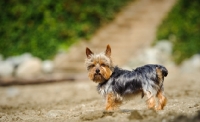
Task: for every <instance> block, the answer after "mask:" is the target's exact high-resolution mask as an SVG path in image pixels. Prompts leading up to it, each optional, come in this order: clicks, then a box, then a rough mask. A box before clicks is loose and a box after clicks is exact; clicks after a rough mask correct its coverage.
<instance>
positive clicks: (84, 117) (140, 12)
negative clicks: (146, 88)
mask: <svg viewBox="0 0 200 122" xmlns="http://www.w3.org/2000/svg"><path fill="white" fill-rule="evenodd" d="M173 4H174V0H137V1H135V2H133V3H130V4H129V6H127V7H126V8H125V9H124V10H123V11H122V12H121V13H120V14H119V15H118V16H117V18H116V20H114V22H113V23H111V24H109V25H107V26H105V27H103V28H101V29H100V30H99V31H98V32H97V33H96V35H95V36H94V37H93V38H92V39H91V41H90V42H83V43H79V44H77V45H75V46H73V47H72V48H71V49H70V50H69V53H68V54H67V55H66V58H64V59H63V60H62V61H65V62H68V63H66V65H65V67H64V68H65V69H68V70H69V69H71V70H73V71H76V72H77V71H78V72H85V68H84V59H85V47H86V46H88V47H91V49H93V50H96V51H102V50H104V48H105V45H106V44H108V43H109V44H110V45H111V46H112V49H113V51H112V52H113V55H112V56H113V60H114V62H115V64H118V65H119V66H122V65H125V64H126V62H127V61H128V60H129V57H133V56H134V55H135V52H136V51H137V50H138V49H141V48H145V47H148V46H149V45H150V43H151V42H152V41H153V39H154V37H155V31H156V27H157V26H158V24H159V23H160V22H161V20H162V18H163V17H164V14H165V13H166V12H167V11H169V9H170V8H171V6H172V5H173ZM68 57H70V59H69V58H68ZM60 63H62V62H60ZM62 64H63V63H62ZM69 64H70V65H69ZM167 68H168V70H169V75H168V77H167V78H166V79H165V93H166V96H167V98H168V104H167V106H166V107H165V109H164V110H163V111H159V112H155V111H152V110H148V109H147V107H146V104H145V100H146V98H143V99H141V98H140V96H136V97H135V98H133V99H131V100H127V101H125V102H124V103H123V105H122V106H121V108H120V111H115V112H105V111H104V102H103V99H102V98H101V96H100V95H99V94H98V93H97V91H96V84H95V83H93V82H91V81H89V80H88V79H87V78H85V77H86V75H85V76H84V78H82V79H85V80H79V81H76V82H60V83H52V84H40V85H26V86H9V87H0V122H7V121H8V122H10V121H19V122H21V121H28V122H37V121H50V122H51V121H52V122H55V121H58V122H59V121H62V122H63V121H66V122H70V121H72V122H74V121H77V122H81V121H92V122H102V121H103V122H106V121H107V122H112V121H113V122H116V121H121V122H129V121H143V122H147V121H153V122H161V121H162V122H166V121H171V120H173V119H174V118H176V117H177V116H178V115H180V114H183V115H187V116H194V115H195V114H196V112H197V111H198V110H200V89H199V86H200V82H199V79H200V75H199V72H196V73H192V74H189V73H183V72H181V71H180V70H179V68H178V67H175V66H174V65H167ZM71 70H70V71H71Z"/></svg>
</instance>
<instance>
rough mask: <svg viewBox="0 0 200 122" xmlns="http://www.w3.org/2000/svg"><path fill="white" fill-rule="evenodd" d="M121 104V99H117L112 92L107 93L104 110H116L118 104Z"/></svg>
mask: <svg viewBox="0 0 200 122" xmlns="http://www.w3.org/2000/svg"><path fill="white" fill-rule="evenodd" d="M121 104H122V101H121V100H119V99H117V96H115V94H113V93H109V94H107V96H106V110H107V111H113V110H117V109H118V108H119V106H120V105H121Z"/></svg>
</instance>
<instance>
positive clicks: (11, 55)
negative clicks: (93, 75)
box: [0, 0, 200, 121]
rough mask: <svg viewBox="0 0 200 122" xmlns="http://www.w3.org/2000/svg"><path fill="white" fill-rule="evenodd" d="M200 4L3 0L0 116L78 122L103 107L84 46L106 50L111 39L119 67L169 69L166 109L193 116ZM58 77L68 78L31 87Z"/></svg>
mask: <svg viewBox="0 0 200 122" xmlns="http://www.w3.org/2000/svg"><path fill="white" fill-rule="evenodd" d="M199 7H200V1H198V0H96V1H94V0H59V1H52V0H42V1H35V0H18V1H17V0H1V1H0V85H1V86H0V89H1V90H0V96H1V98H2V99H1V100H0V111H2V112H0V120H2V121H15V120H18V121H21V120H28V121H32V120H34V119H35V118H37V119H36V120H44V121H47V120H49V119H50V118H54V119H55V120H56V118H59V119H60V118H64V120H71V119H72V120H77V118H78V117H80V116H79V114H80V111H82V112H85V111H87V110H88V109H86V108H89V109H90V110H96V109H97V108H98V107H101V102H100V103H99V101H100V100H101V98H100V96H99V95H98V94H97V93H96V91H95V84H92V83H91V81H89V79H88V78H87V71H86V67H85V64H84V60H85V58H86V55H85V48H86V47H89V48H90V49H91V50H92V51H93V52H96V53H99V52H103V51H105V49H106V45H107V44H110V46H111V49H112V55H111V56H112V59H113V62H114V64H115V65H118V66H119V67H122V68H125V69H134V68H136V67H138V66H142V65H145V64H152V63H153V64H155V63H157V64H162V65H164V66H166V67H167V68H168V70H169V76H168V79H167V78H166V79H167V82H166V89H167V90H171V93H172V92H173V95H172V94H171V93H170V92H167V93H166V94H167V95H168V96H169V98H173V100H172V101H171V103H170V102H169V107H167V110H166V111H164V114H165V115H166V116H168V118H169V119H170V117H171V115H179V114H185V113H186V114H187V115H190V114H192V115H194V114H193V113H195V112H196V111H197V110H200V107H199V106H200V105H199V102H200V100H199V94H200V91H199V90H198V87H197V86H199V84H200V82H199V80H198V77H199V76H200V75H199V74H200V12H199ZM57 81H64V82H61V83H57V84H41V85H31V84H39V83H53V82H57ZM174 81H177V82H176V83H175V84H173V83H174ZM180 84H181V85H180ZM21 85H22V86H21ZM23 85H26V86H23ZM3 86H6V87H3ZM180 86H181V87H180ZM188 87H190V88H188ZM172 89H173V90H174V91H173V90H172ZM91 91H93V92H95V93H93V92H91ZM180 91H181V92H180ZM33 93H34V94H33ZM184 95H185V96H184ZM58 96H59V97H58ZM189 96H191V98H189ZM177 97H180V98H177ZM177 99H178V100H177ZM180 99H181V100H182V101H184V100H186V99H188V101H185V102H181V103H180V102H179V100H180ZM177 101H178V102H177ZM189 101H193V102H189ZM188 102H189V103H188ZM138 103H141V101H140V102H138ZM128 106H129V107H130V106H134V104H131V103H130V104H128ZM141 106H143V105H141ZM141 106H140V104H139V105H138V106H136V108H133V109H142V108H143V107H141ZM173 106H178V108H175V107H173ZM185 106H186V107H185ZM188 108H191V109H190V110H188ZM61 109H62V110H61ZM78 110H80V111H79V112H78ZM15 112H18V113H19V114H17V115H13V113H15ZM170 112H171V113H170ZM173 112H174V113H173ZM86 113H87V112H86ZM90 114H91V113H89V115H90ZM140 114H141V113H140ZM164 114H162V113H161V118H159V117H158V116H156V117H154V118H155V119H157V120H158V121H160V120H163V118H162V116H163V115H164ZM94 116H95V115H94ZM106 116H107V115H106ZM120 116H121V115H120ZM127 116H128V115H127ZM84 117H86V119H84ZM80 118H81V119H82V120H87V115H83V116H81V117H80ZM80 118H78V119H80ZM94 118H95V117H94ZM96 118H98V117H96ZM164 118H165V117H164ZM119 119H120V118H117V120H119ZM121 119H122V118H121ZM147 119H148V118H147ZM172 119H173V118H172ZM108 120H109V119H108ZM105 121H107V119H105ZM122 121H125V120H122Z"/></svg>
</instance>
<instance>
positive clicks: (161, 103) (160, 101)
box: [156, 90, 167, 110]
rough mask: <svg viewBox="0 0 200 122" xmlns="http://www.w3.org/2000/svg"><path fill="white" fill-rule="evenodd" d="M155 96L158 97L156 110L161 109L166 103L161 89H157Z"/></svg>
mask: <svg viewBox="0 0 200 122" xmlns="http://www.w3.org/2000/svg"><path fill="white" fill-rule="evenodd" d="M156 97H158V106H157V107H156V110H162V109H163V108H164V107H165V105H166V103H167V98H166V97H165V96H164V95H163V91H162V90H160V91H158V93H157V95H156Z"/></svg>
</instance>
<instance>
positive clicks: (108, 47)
mask: <svg viewBox="0 0 200 122" xmlns="http://www.w3.org/2000/svg"><path fill="white" fill-rule="evenodd" d="M105 55H106V56H108V57H110V56H111V48H110V45H107V47H106V51H105Z"/></svg>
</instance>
